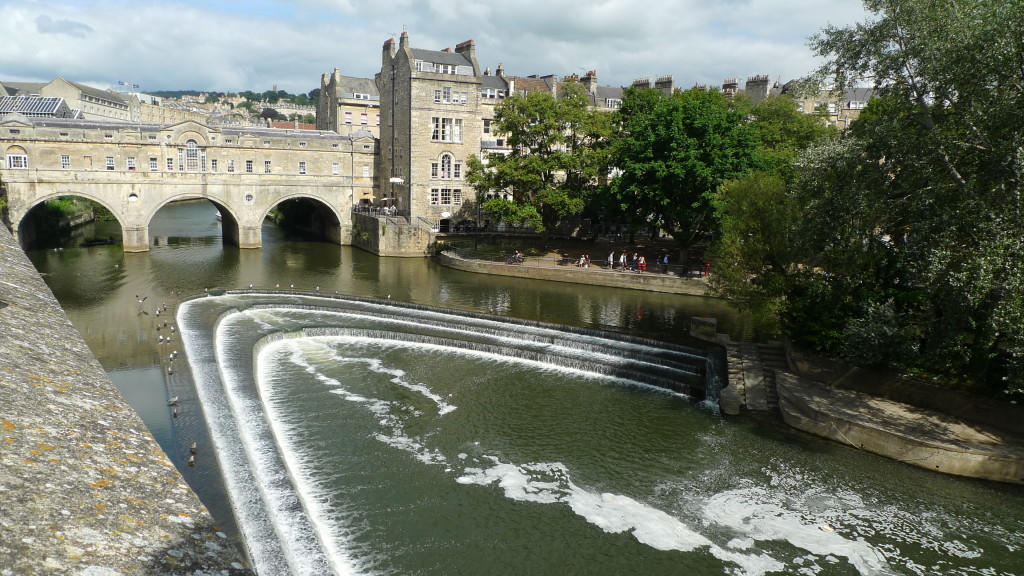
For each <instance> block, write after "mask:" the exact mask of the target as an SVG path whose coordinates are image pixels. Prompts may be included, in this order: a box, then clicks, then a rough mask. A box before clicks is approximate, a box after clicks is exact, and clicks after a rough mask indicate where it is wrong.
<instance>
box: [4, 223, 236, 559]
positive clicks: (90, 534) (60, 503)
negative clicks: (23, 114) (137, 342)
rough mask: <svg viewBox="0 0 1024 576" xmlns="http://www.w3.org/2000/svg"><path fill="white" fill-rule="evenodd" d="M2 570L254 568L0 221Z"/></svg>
mask: <svg viewBox="0 0 1024 576" xmlns="http://www.w3.org/2000/svg"><path fill="white" fill-rule="evenodd" d="M0 405H2V406H3V408H2V410H0V508H2V512H0V574H17V575H19V576H32V575H36V574H48V575H50V574H104V575H107V574H110V575H113V574H132V575H149V574H152V575H157V574H160V575H163V574H183V575H188V574H191V575H197V576H198V575H200V574H224V575H235V574H250V573H251V572H250V571H249V569H248V568H247V567H246V565H245V563H244V561H243V559H242V556H241V554H240V552H239V550H238V549H237V548H235V546H233V545H232V544H231V543H230V542H229V541H228V539H227V537H226V536H225V535H224V533H222V532H220V530H219V528H218V527H217V526H216V524H215V523H214V521H213V518H212V517H211V516H210V514H209V512H208V511H207V510H206V508H205V507H204V506H203V504H202V503H201V502H200V501H199V498H198V497H197V496H196V495H195V493H194V492H192V490H191V489H190V488H189V486H188V485H187V484H186V483H185V481H184V479H183V478H182V476H181V475H180V474H179V473H178V471H177V469H176V468H175V467H174V465H173V464H171V462H170V460H169V459H168V458H167V455H166V454H164V452H163V451H162V450H161V449H160V446H159V445H158V444H157V443H156V440H154V439H153V436H152V435H151V434H150V433H149V431H148V430H147V429H146V426H145V424H143V422H142V420H141V418H139V416H138V414H136V413H135V411H134V410H133V409H132V408H131V406H129V405H128V403H127V402H126V401H125V400H124V398H123V397H122V396H121V394H120V393H119V392H118V390H117V388H116V387H115V386H114V385H113V383H111V381H110V379H109V378H108V377H107V375H106V373H105V372H104V371H103V368H102V367H101V366H100V364H99V362H98V361H97V360H96V358H95V357H94V356H93V354H92V353H91V352H90V351H89V349H88V348H87V347H86V345H85V342H84V341H83V340H82V337H81V335H80V334H79V333H78V331H76V330H75V328H74V326H72V325H71V322H70V321H69V320H68V318H67V316H66V315H65V314H64V311H63V310H62V309H61V308H60V305H59V304H58V303H57V301H56V299H55V298H54V297H53V294H51V292H50V290H49V288H48V287H47V286H46V284H45V283H44V282H43V280H42V278H41V277H40V276H39V274H38V273H37V272H36V270H35V268H33V267H32V264H31V262H29V260H28V258H27V257H26V256H25V254H24V253H23V252H22V251H21V249H20V248H19V246H18V243H17V242H16V241H15V239H14V238H13V236H11V234H10V232H8V231H7V230H6V229H5V228H0Z"/></svg>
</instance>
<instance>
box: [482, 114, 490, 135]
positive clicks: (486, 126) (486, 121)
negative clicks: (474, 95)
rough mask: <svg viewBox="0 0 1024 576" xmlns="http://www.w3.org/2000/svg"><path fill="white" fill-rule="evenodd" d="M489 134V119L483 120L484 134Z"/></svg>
mask: <svg viewBox="0 0 1024 576" xmlns="http://www.w3.org/2000/svg"><path fill="white" fill-rule="evenodd" d="M490 133H491V119H490V118H484V134H490Z"/></svg>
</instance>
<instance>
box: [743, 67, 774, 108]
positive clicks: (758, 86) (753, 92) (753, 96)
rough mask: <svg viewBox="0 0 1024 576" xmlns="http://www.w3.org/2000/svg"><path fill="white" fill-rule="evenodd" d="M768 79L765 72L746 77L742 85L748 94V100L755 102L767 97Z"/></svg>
mask: <svg viewBox="0 0 1024 576" xmlns="http://www.w3.org/2000/svg"><path fill="white" fill-rule="evenodd" d="M769 81H770V80H769V78H768V75H767V74H761V75H758V76H751V77H750V78H747V83H746V84H745V85H744V87H743V91H744V92H746V93H747V95H748V96H750V100H751V101H752V102H753V103H754V104H757V103H758V102H760V101H762V100H764V99H765V98H767V97H768V90H769V88H768V82H769Z"/></svg>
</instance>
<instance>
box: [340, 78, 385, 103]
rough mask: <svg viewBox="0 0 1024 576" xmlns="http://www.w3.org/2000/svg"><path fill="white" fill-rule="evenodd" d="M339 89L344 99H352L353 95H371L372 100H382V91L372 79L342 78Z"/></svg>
mask: <svg viewBox="0 0 1024 576" xmlns="http://www.w3.org/2000/svg"><path fill="white" fill-rule="evenodd" d="M339 88H340V91H341V94H342V97H343V98H351V97H352V95H353V94H369V95H370V100H380V91H379V90H377V83H376V82H374V81H373V79H372V78H355V77H352V76H342V77H341V83H340V84H339Z"/></svg>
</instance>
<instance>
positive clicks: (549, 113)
mask: <svg viewBox="0 0 1024 576" xmlns="http://www.w3.org/2000/svg"><path fill="white" fill-rule="evenodd" d="M494 128H495V131H496V132H497V133H499V134H502V135H503V136H504V137H505V139H506V142H507V143H508V146H509V148H511V152H510V153H508V154H507V155H502V154H492V155H490V156H489V157H488V158H487V162H486V163H484V161H483V160H482V159H481V158H478V157H476V156H472V157H470V158H469V160H468V161H467V165H468V168H469V169H468V171H467V174H466V179H467V180H468V181H469V182H470V183H471V184H472V185H473V186H474V188H476V191H477V194H478V195H479V197H480V198H481V200H482V204H483V208H484V210H485V211H487V212H488V213H489V214H491V215H492V216H494V217H495V218H499V219H502V220H504V221H511V222H515V223H517V224H527V225H531V226H533V227H534V228H535V229H536V230H538V231H543V230H546V229H549V228H551V227H553V226H554V225H556V224H557V223H558V222H559V221H560V220H562V219H563V218H565V217H567V216H571V215H575V214H579V213H580V212H582V211H583V208H584V206H585V204H586V201H587V199H588V198H589V196H590V193H591V192H592V191H593V189H594V187H595V186H596V185H597V182H598V177H599V176H600V174H601V170H602V168H603V166H604V156H603V155H602V154H601V147H602V144H603V141H604V139H605V138H606V137H607V135H608V131H609V122H608V116H607V115H606V114H604V113H601V112H598V111H594V110H591V109H590V100H589V98H588V97H587V94H586V93H585V91H584V89H583V87H582V86H581V85H580V84H579V83H573V82H569V83H566V84H563V85H562V94H560V95H559V96H558V97H555V96H554V95H552V94H549V93H546V92H527V93H526V94H525V95H519V94H513V95H511V96H509V97H508V98H507V99H505V100H504V101H503V102H502V103H501V104H499V105H498V106H497V108H496V109H495V113H494ZM506 194H510V195H511V199H510V200H506V199H505V198H504V196H505V195H506ZM488 196H491V197H490V198H488Z"/></svg>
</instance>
